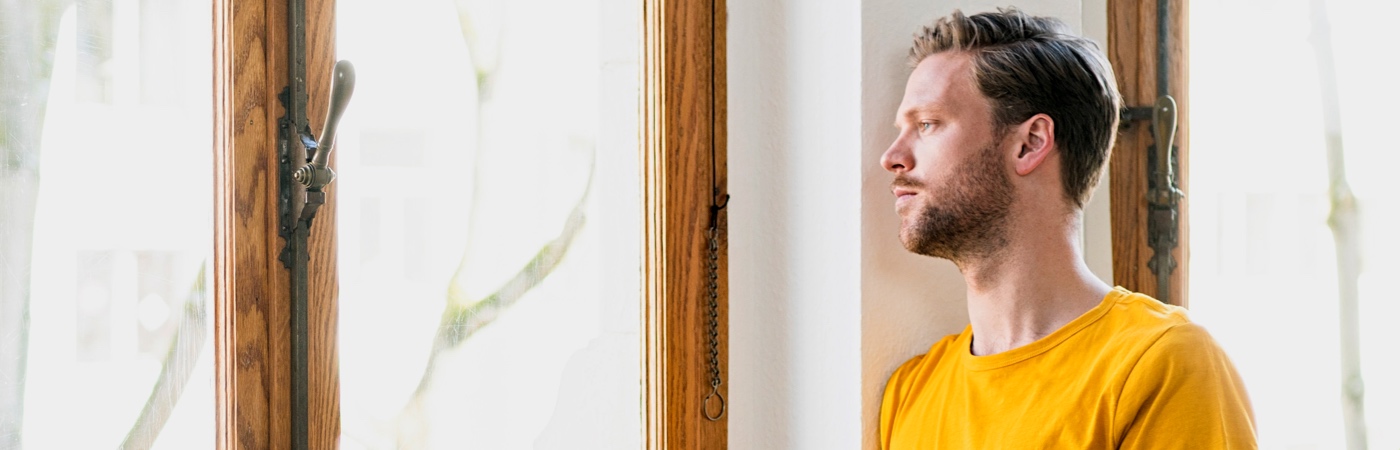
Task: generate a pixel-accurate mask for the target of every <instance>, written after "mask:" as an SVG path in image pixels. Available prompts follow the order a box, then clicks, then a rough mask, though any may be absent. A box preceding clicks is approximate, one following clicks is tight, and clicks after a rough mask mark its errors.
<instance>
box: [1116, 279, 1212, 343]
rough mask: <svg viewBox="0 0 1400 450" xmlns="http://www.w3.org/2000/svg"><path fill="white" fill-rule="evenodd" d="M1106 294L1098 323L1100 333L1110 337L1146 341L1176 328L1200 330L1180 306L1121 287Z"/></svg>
mask: <svg viewBox="0 0 1400 450" xmlns="http://www.w3.org/2000/svg"><path fill="white" fill-rule="evenodd" d="M1109 296H1110V298H1109V299H1108V301H1109V302H1111V304H1110V305H1109V311H1108V313H1107V314H1105V315H1104V317H1103V318H1102V319H1101V320H1100V321H1099V323H1098V325H1099V327H1100V328H1102V329H1103V332H1104V333H1106V334H1108V335H1111V336H1113V340H1119V341H1123V342H1138V343H1144V342H1147V343H1150V342H1154V341H1156V340H1157V339H1159V338H1161V337H1162V336H1163V335H1166V334H1168V332H1171V331H1172V330H1174V329H1177V328H1182V327H1185V328H1187V329H1196V330H1201V331H1202V332H1203V331H1204V330H1202V329H1201V328H1200V326H1199V325H1196V324H1194V323H1193V322H1191V318H1190V316H1189V315H1188V314H1187V311H1186V309H1185V308H1182V307H1180V306H1174V305H1168V304H1166V303H1162V302H1161V301H1158V300H1157V299H1154V298H1152V297H1149V296H1147V295H1145V294H1141V293H1137V292H1132V291H1128V290H1126V289H1123V288H1121V287H1120V288H1114V290H1113V292H1112V293H1110V294H1109Z"/></svg>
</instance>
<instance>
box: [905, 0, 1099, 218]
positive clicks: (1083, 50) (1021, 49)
mask: <svg viewBox="0 0 1400 450" xmlns="http://www.w3.org/2000/svg"><path fill="white" fill-rule="evenodd" d="M947 51H953V52H966V53H968V54H969V55H971V57H972V62H973V64H972V65H973V69H972V72H973V73H972V76H973V80H974V81H975V82H976V83H977V88H978V90H980V91H981V92H982V95H985V96H987V98H988V99H990V100H991V104H992V110H993V111H994V113H993V115H994V116H995V117H994V120H996V125H997V127H998V128H1001V129H1005V127H1008V126H1011V125H1015V124H1019V123H1021V122H1024V121H1026V119H1029V118H1031V116H1034V115H1036V114H1039V113H1045V114H1046V115H1049V116H1050V118H1051V119H1052V120H1054V121H1055V142H1056V143H1058V146H1059V149H1060V154H1061V155H1062V156H1061V158H1062V160H1063V161H1064V164H1063V170H1062V171H1061V173H1060V178H1061V179H1062V181H1063V186H1064V189H1065V196H1066V197H1068V198H1069V200H1070V201H1071V203H1072V204H1074V205H1075V206H1077V207H1080V208H1082V207H1084V203H1085V202H1086V201H1087V200H1088V199H1089V195H1090V192H1091V191H1092V190H1093V188H1094V186H1095V185H1096V184H1098V180H1099V175H1100V174H1101V173H1102V172H1103V166H1104V163H1105V162H1106V161H1107V160H1108V154H1109V151H1110V149H1111V148H1112V147H1113V139H1114V137H1115V134H1116V131H1117V129H1118V108H1119V105H1120V104H1121V99H1120V97H1119V95H1118V82H1117V81H1116V80H1115V79H1114V77H1113V69H1112V68H1111V67H1110V66H1109V64H1108V60H1107V59H1105V58H1104V55H1103V53H1102V52H1100V51H1099V47H1098V45H1097V44H1095V43H1094V42H1093V41H1090V40H1088V39H1085V38H1082V37H1079V36H1075V35H1073V34H1071V32H1070V30H1069V27H1068V26H1066V25H1065V24H1064V22H1061V21H1059V20H1058V19H1054V18H1050V17H1036V16H1031V15H1028V14H1026V13H1024V12H1021V11H1020V10H1017V9H1015V8H1005V9H998V10H997V12H987V13H981V14H974V15H972V16H965V15H963V13H962V11H958V10H954V11H953V14H952V15H951V16H948V17H943V18H940V19H938V21H937V22H935V23H934V24H933V26H931V27H924V29H923V30H922V31H921V32H919V33H917V34H916V35H915V37H914V45H913V47H912V48H910V49H909V64H910V66H917V65H918V64H919V62H921V61H923V60H924V58H926V57H928V56H929V55H932V54H935V53H941V52H947Z"/></svg>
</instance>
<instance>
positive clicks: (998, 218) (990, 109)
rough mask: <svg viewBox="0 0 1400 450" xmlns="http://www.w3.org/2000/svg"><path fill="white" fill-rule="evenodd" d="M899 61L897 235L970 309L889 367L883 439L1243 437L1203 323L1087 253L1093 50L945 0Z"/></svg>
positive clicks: (1212, 442)
mask: <svg viewBox="0 0 1400 450" xmlns="http://www.w3.org/2000/svg"><path fill="white" fill-rule="evenodd" d="M910 57H911V58H910V62H911V63H912V64H913V65H914V70H913V73H911V74H910V75H909V81H908V84H907V86H906V87H905V93H904V101H903V103H902V104H901V105H900V107H899V111H898V113H897V117H896V126H897V127H898V128H899V137H898V138H896V139H895V141H894V143H893V144H892V145H890V148H889V149H888V150H886V151H885V154H884V155H883V156H882V157H881V161H880V162H881V164H882V165H883V166H884V167H885V168H886V169H887V170H889V171H890V172H892V173H894V175H895V178H894V182H893V184H892V190H893V192H894V195H895V197H896V200H895V210H896V211H897V212H898V213H899V216H900V218H901V223H900V230H899V237H900V240H901V241H902V242H903V243H904V246H905V247H906V248H907V249H909V251H911V252H915V253H919V254H923V255H928V256H933V257H937V258H946V259H949V260H952V261H953V262H954V263H955V264H956V265H957V266H958V269H959V270H960V271H961V272H962V274H963V277H964V279H965V280H966V282H967V309H968V316H969V317H970V318H971V322H972V323H971V324H970V325H969V326H968V327H967V328H966V329H965V330H964V331H963V332H962V333H961V334H957V335H951V336H948V337H945V338H943V339H942V340H940V341H938V342H937V343H935V344H933V347H932V348H930V349H929V351H928V353H927V354H924V355H921V356H917V357H914V358H913V359H910V360H909V361H908V362H906V363H904V364H903V365H902V366H900V367H899V369H898V370H896V371H895V372H894V374H893V375H892V376H891V377H890V380H889V382H888V384H887V385H886V387H885V395H884V400H883V403H882V405H881V411H880V446H881V448H884V449H942V448H955V449H964V448H965V449H1020V448H1073V449H1089V448H1093V449H1099V448H1125V449H1126V448H1132V449H1140V448H1190V449H1215V448H1254V447H1256V443H1255V436H1254V425H1253V417H1252V415H1253V413H1252V410H1251V409H1250V404H1249V399H1248V397H1247V396H1246V394H1245V391H1244V386H1243V385H1242V384H1241V382H1240V379H1239V376H1238V375H1237V374H1236V372H1235V369H1234V367H1233V366H1232V364H1231V363H1230V360H1229V359H1228V358H1227V357H1226V356H1225V353H1224V352H1223V351H1221V349H1220V347H1219V346H1218V345H1216V343H1215V342H1214V341H1213V340H1212V339H1211V337H1210V335H1208V334H1207V333H1206V331H1205V330H1204V329H1202V328H1201V327H1200V326H1198V325H1195V324H1193V323H1191V322H1190V321H1189V320H1188V319H1187V316H1186V311H1185V310H1183V309H1181V308H1178V307H1175V306H1169V305H1165V304H1162V303H1161V302H1158V301H1156V300H1154V299H1152V298H1150V297H1147V296H1145V295H1142V294H1137V293H1133V292H1129V291H1127V290H1125V289H1123V288H1121V287H1109V286H1108V285H1106V284H1104V283H1103V282H1101V281H1099V279H1098V278H1096V277H1095V276H1094V275H1093V274H1092V273H1090V271H1089V269H1088V267H1087V266H1086V265H1085V263H1084V260H1083V256H1082V255H1081V252H1080V248H1081V246H1080V229H1081V227H1082V226H1083V225H1082V222H1083V211H1082V209H1083V206H1084V203H1085V202H1086V201H1087V199H1088V197H1089V195H1090V193H1091V191H1092V190H1093V188H1094V186H1095V185H1096V184H1097V182H1098V178H1099V174H1100V172H1101V171H1102V168H1103V166H1104V163H1105V161H1107V159H1108V153H1109V149H1110V148H1111V147H1112V145H1113V139H1114V133H1115V130H1116V128H1117V126H1118V108H1119V102H1120V100H1119V96H1118V91H1117V87H1116V81H1115V80H1114V77H1113V73H1112V70H1111V69H1110V67H1109V64H1108V62H1107V61H1106V60H1105V59H1104V56H1103V55H1102V54H1101V53H1100V52H1099V51H1098V49H1097V46H1096V45H1094V44H1093V43H1092V42H1090V41H1088V40H1085V39H1083V38H1080V37H1076V36H1073V35H1071V34H1070V32H1069V31H1068V29H1067V27H1065V25H1064V24H1063V23H1061V22H1059V21H1058V20H1055V19H1050V18H1043V17H1032V16H1028V15H1026V14H1024V13H1022V12H1020V11H1017V10H1014V9H1010V10H1002V11H999V12H995V13H985V14H977V15H973V16H964V15H963V14H962V13H961V12H956V11H955V12H954V13H953V15H952V16H951V17H945V18H942V19H939V20H938V22H937V23H935V24H934V25H933V26H932V27H928V28H925V29H924V30H923V32H922V33H919V35H918V36H917V37H916V39H915V41H914V45H913V48H912V49H911V51H910Z"/></svg>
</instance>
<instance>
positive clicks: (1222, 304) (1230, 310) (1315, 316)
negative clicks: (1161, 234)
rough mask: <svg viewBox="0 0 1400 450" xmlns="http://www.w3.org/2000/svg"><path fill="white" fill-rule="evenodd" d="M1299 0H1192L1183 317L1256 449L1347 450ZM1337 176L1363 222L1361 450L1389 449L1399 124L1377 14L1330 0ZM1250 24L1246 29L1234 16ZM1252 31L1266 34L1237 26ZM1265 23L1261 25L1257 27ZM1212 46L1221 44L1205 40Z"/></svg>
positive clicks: (1365, 6)
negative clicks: (1232, 368) (1248, 417)
mask: <svg viewBox="0 0 1400 450" xmlns="http://www.w3.org/2000/svg"><path fill="white" fill-rule="evenodd" d="M1314 3H1318V2H1316V1H1312V0H1231V1H1225V2H1192V3H1191V8H1190V9H1191V10H1190V14H1191V17H1190V24H1191V25H1190V26H1191V33H1190V34H1191V41H1192V42H1193V43H1208V44H1206V45H1193V46H1192V47H1191V51H1190V58H1191V61H1190V70H1191V78H1190V79H1191V83H1190V85H1191V103H1192V104H1191V137H1190V139H1191V158H1190V164H1191V167H1190V170H1189V173H1190V177H1191V180H1190V181H1191V193H1190V196H1191V211H1190V221H1191V223H1190V229H1191V241H1190V242H1191V249H1190V254H1191V265H1190V271H1191V273H1190V274H1189V275H1190V280H1191V286H1190V289H1191V313H1192V317H1193V319H1195V320H1197V321H1199V322H1201V323H1203V324H1205V326H1206V327H1207V328H1209V329H1210V330H1211V333H1212V334H1214V335H1215V337H1216V338H1217V340H1218V341H1220V343H1221V345H1222V346H1224V347H1225V349H1226V351H1228V352H1229V353H1230V356H1231V358H1233V359H1234V361H1235V363H1236V365H1237V366H1238V368H1239V371H1240V376H1241V377H1242V378H1243V379H1244V382H1245V385H1246V387H1247V389H1248V390H1249V394H1250V397H1251V399H1252V401H1253V403H1254V411H1255V415H1256V420H1257V425H1258V431H1259V446H1260V448H1290V449H1334V448H1347V440H1346V437H1345V427H1344V422H1343V414H1342V411H1343V407H1342V405H1343V404H1342V397H1343V395H1342V393H1343V390H1344V386H1349V385H1354V384H1353V383H1349V382H1347V380H1344V379H1343V376H1342V362H1341V358H1340V356H1339V355H1340V354H1341V348H1342V340H1341V335H1342V333H1343V332H1344V331H1356V330H1350V329H1343V328H1342V326H1341V323H1340V320H1341V319H1340V314H1339V311H1340V304H1339V294H1338V292H1339V289H1338V269H1337V256H1336V251H1337V249H1336V245H1335V243H1334V240H1333V234H1332V230H1331V228H1330V227H1329V226H1328V215H1329V212H1330V209H1331V205H1330V200H1329V195H1328V185H1329V181H1328V164H1327V136H1326V134H1325V130H1324V127H1323V114H1324V112H1323V111H1324V106H1323V105H1324V102H1323V101H1322V100H1323V98H1324V97H1323V95H1324V94H1323V92H1324V91H1323V87H1322V85H1321V84H1320V79H1319V71H1318V69H1319V68H1318V60H1317V58H1316V55H1317V48H1316V47H1315V45H1316V43H1317V40H1316V35H1315V31H1313V30H1314V21H1315V20H1316V19H1317V16H1314V14H1313V4H1314ZM1324 3H1325V4H1326V8H1328V16H1330V22H1331V27H1330V28H1331V36H1332V46H1331V47H1330V51H1332V52H1333V55H1334V59H1335V63H1336V64H1335V70H1336V74H1337V84H1338V86H1337V88H1338V91H1339V96H1338V97H1337V98H1338V100H1339V101H1340V106H1341V111H1340V112H1341V117H1342V123H1341V125H1342V130H1341V131H1342V135H1341V137H1342V138H1343V145H1344V149H1343V150H1344V152H1345V153H1346V171H1347V176H1348V178H1349V180H1350V185H1351V188H1352V190H1353V192H1354V193H1355V194H1356V196H1357V205H1358V206H1359V212H1360V223H1361V235H1360V236H1359V238H1360V242H1361V254H1362V258H1363V262H1362V268H1361V269H1362V272H1361V274H1360V297H1359V301H1360V308H1359V309H1360V314H1361V316H1360V317H1361V320H1360V324H1359V327H1358V328H1359V332H1360V336H1361V346H1360V356H1361V379H1362V380H1364V389H1365V390H1364V392H1365V393H1364V399H1365V425H1366V431H1367V434H1368V435H1369V443H1370V448H1400V428H1396V427H1395V425H1396V424H1400V364H1397V363H1400V354H1398V353H1396V351H1395V349H1396V348H1397V345H1400V327H1396V326H1394V324H1393V322H1394V320H1395V318H1396V317H1400V302H1397V301H1396V298H1397V297H1396V295H1395V290H1394V288H1393V287H1391V286H1389V281H1391V280H1393V279H1394V277H1395V274H1398V273H1400V239H1397V236H1400V235H1397V234H1396V233H1395V232H1394V230H1396V229H1400V202H1396V201H1395V199H1394V194H1393V191H1394V187H1393V186H1394V178H1395V177H1394V175H1393V174H1392V173H1391V172H1392V169H1393V168H1394V167H1396V165H1397V164H1400V154H1397V152H1395V151H1394V147H1395V146H1394V144H1393V141H1394V140H1393V139H1392V138H1391V136H1390V134H1391V132H1390V131H1389V130H1390V129H1391V128H1393V126H1394V124H1395V123H1396V122H1397V120H1400V114H1397V112H1396V110H1395V108H1394V107H1393V106H1392V105H1395V104H1397V102H1400V84H1397V83H1396V82H1395V78H1394V76H1393V64H1394V62H1393V58H1382V57H1378V54H1377V50H1378V48H1379V47H1378V45H1379V44H1378V43H1382V42H1388V40H1389V39H1391V37H1390V35H1391V34H1392V32H1391V31H1389V30H1391V29H1393V26H1391V25H1390V24H1389V22H1388V21H1387V18H1388V17H1395V15H1396V14H1400V4H1396V3H1394V2H1372V1H1357V0H1328V1H1326V2H1324ZM1240 17H1249V18H1250V19H1249V20H1248V24H1243V23H1242V22H1241V21H1240V20H1239V18H1240ZM1249 24H1258V25H1253V26H1257V27H1259V30H1263V29H1264V28H1265V27H1267V29H1268V30H1291V31H1290V32H1272V31H1270V32H1263V31H1261V32H1253V31H1254V30H1246V29H1244V28H1241V27H1242V26H1244V25H1249ZM1264 24H1267V25H1264ZM1209 43H1228V45H1214V44H1209Z"/></svg>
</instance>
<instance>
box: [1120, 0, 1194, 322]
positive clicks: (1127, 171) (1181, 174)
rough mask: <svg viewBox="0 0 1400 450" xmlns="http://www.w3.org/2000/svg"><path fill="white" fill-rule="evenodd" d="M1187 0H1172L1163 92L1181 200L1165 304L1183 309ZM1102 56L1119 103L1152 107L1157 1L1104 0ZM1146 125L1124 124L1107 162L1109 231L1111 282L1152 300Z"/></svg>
mask: <svg viewBox="0 0 1400 450" xmlns="http://www.w3.org/2000/svg"><path fill="white" fill-rule="evenodd" d="M1187 3H1188V2H1187V0H1173V1H1172V2H1171V6H1170V15H1171V19H1172V22H1171V26H1172V29H1171V31H1170V36H1171V39H1172V41H1171V42H1170V43H1169V44H1168V52H1169V54H1170V55H1171V56H1170V58H1171V61H1170V65H1171V68H1170V69H1171V74H1170V77H1171V83H1170V86H1169V88H1168V92H1170V93H1171V95H1172V96H1173V97H1175V98H1176V101H1177V111H1178V114H1179V116H1178V122H1177V123H1178V125H1177V127H1178V128H1177V134H1176V144H1177V147H1178V158H1179V166H1178V169H1177V170H1178V172H1177V174H1178V179H1179V180H1180V182H1179V183H1178V188H1179V189H1181V191H1182V192H1184V193H1185V194H1186V195H1185V198H1183V199H1182V201H1181V204H1180V209H1179V211H1180V214H1179V215H1180V220H1179V224H1180V232H1179V235H1178V236H1179V241H1178V246H1177V248H1176V250H1174V251H1173V252H1172V256H1173V257H1174V258H1176V262H1177V267H1176V270H1175V271H1173V272H1172V275H1171V283H1170V284H1171V288H1170V290H1171V292H1170V299H1171V302H1172V303H1173V304H1176V305H1181V306H1186V305H1187V304H1188V300H1189V299H1188V298H1187V297H1186V286H1187V284H1186V283H1187V272H1188V268H1189V263H1190V252H1189V249H1190V245H1189V244H1190V242H1191V241H1190V227H1189V226H1188V224H1189V218H1190V216H1189V211H1190V199H1191V194H1190V192H1191V191H1190V183H1189V180H1190V177H1189V176H1188V175H1189V171H1188V168H1189V167H1190V165H1189V164H1188V163H1189V161H1190V159H1189V157H1190V151H1189V150H1190V145H1189V144H1190V128H1191V127H1190V120H1189V118H1190V113H1189V112H1190V96H1189V95H1188V94H1189V92H1188V91H1187V86H1188V85H1189V84H1188V81H1189V80H1188V79H1187V74H1188V70H1187V61H1188V59H1187V58H1186V55H1187V54H1186V51H1187V42H1188V35H1187V27H1186V23H1187V20H1186V14H1187V11H1188V9H1187V7H1188V5H1187ZM1108 59H1109V61H1110V62H1111V63H1112V64H1113V70H1114V73H1115V74H1116V75H1117V77H1118V88H1119V91H1120V92H1121V93H1122V95H1123V103H1124V106H1150V105H1152V104H1153V102H1155V101H1156V98H1157V75H1156V74H1157V0H1110V1H1109V2H1108ZM1152 143H1153V138H1152V130H1151V125H1149V123H1148V122H1147V121H1140V122H1137V123H1131V124H1125V125H1124V126H1123V127H1122V128H1121V129H1120V130H1119V134H1118V141H1117V144H1116V145H1115V147H1114V149H1113V156H1112V158H1111V159H1110V160H1109V191H1110V211H1111V212H1110V215H1111V221H1112V230H1113V231H1112V233H1113V282H1114V283H1115V284H1118V285H1121V286H1123V287H1126V288H1128V289H1130V290H1134V291H1137V292H1142V293H1145V294H1148V295H1152V296H1157V295H1158V292H1157V278H1156V275H1154V274H1153V273H1152V271H1151V270H1149V269H1148V268H1147V261H1148V260H1149V259H1151V258H1152V247H1150V246H1149V245H1148V242H1147V177H1148V170H1147V151H1148V148H1149V147H1150V146H1151V145H1152Z"/></svg>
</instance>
